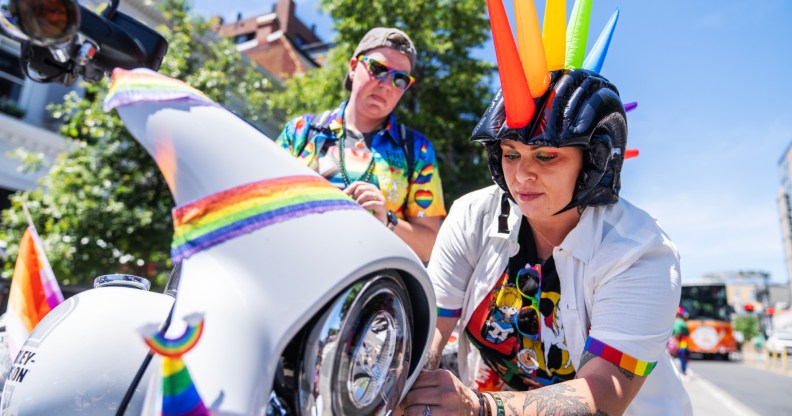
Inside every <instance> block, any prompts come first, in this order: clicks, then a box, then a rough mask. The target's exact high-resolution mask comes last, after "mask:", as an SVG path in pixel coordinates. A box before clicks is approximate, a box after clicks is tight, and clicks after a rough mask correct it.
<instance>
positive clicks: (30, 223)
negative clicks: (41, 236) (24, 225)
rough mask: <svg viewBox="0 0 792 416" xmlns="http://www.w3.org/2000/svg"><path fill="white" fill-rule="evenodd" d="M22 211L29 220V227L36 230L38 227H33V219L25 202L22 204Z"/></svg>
mask: <svg viewBox="0 0 792 416" xmlns="http://www.w3.org/2000/svg"><path fill="white" fill-rule="evenodd" d="M22 210H23V211H24V212H25V218H27V222H28V225H29V226H31V227H33V228H36V226H35V225H33V217H31V216H30V211H28V207H27V204H26V203H24V202H23V203H22Z"/></svg>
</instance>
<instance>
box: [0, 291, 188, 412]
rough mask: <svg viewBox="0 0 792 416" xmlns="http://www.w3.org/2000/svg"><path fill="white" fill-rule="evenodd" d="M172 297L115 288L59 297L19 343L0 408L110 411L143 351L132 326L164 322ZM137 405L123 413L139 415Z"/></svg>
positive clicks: (144, 354)
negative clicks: (23, 340)
mask: <svg viewBox="0 0 792 416" xmlns="http://www.w3.org/2000/svg"><path fill="white" fill-rule="evenodd" d="M173 302H174V299H173V297H171V296H168V295H163V294H160V293H154V292H149V291H146V290H140V289H134V288H130V287H118V286H112V287H99V288H95V289H91V290H88V291H86V292H82V293H80V294H78V295H76V296H73V297H71V298H69V299H67V300H66V301H65V302H63V303H61V304H60V305H58V307H57V308H55V309H54V310H52V311H51V312H50V313H49V314H48V315H47V316H46V317H45V318H44V319H43V320H42V321H41V322H40V323H39V324H38V325H37V326H36V328H35V329H34V330H33V332H32V333H31V335H30V337H29V338H28V339H27V341H26V342H25V343H24V345H23V346H22V348H21V350H20V352H19V354H18V355H17V357H16V359H15V360H14V362H13V367H12V369H11V373H10V375H9V378H8V380H7V381H6V384H5V388H4V390H3V396H2V404H0V407H1V410H0V413H2V414H3V415H55V414H57V415H64V416H68V415H83V416H84V415H112V414H115V412H116V410H117V409H118V406H119V404H120V403H121V401H122V399H123V398H124V395H125V394H126V393H127V389H128V388H129V386H130V384H131V383H132V381H133V380H134V378H135V376H136V374H137V373H138V369H139V368H141V366H142V365H143V364H144V362H145V361H146V360H147V355H148V354H149V348H148V347H147V346H146V344H145V343H144V342H143V340H142V338H141V337H140V335H139V333H138V328H140V327H141V326H143V325H145V324H149V323H152V322H162V323H164V322H165V321H166V319H167V317H168V314H169V312H170V310H171V308H172V306H173ZM148 373H149V372H146V373H145V374H143V377H144V379H145V378H148V377H149V374H148ZM138 385H139V386H142V385H145V384H143V383H141V384H138ZM140 406H141V403H140V401H139V400H138V403H132V406H131V407H130V408H129V409H128V410H130V411H132V412H133V413H130V414H135V413H137V414H140V410H139V409H140ZM135 407H137V409H135ZM135 410H137V412H135Z"/></svg>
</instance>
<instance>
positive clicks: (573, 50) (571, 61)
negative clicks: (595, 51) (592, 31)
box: [564, 0, 592, 69]
mask: <svg viewBox="0 0 792 416" xmlns="http://www.w3.org/2000/svg"><path fill="white" fill-rule="evenodd" d="M591 3H592V0H575V6H574V7H573V8H572V16H570V18H569V24H568V25H567V27H568V28H569V30H568V31H567V46H566V61H565V62H564V68H567V69H577V68H580V67H581V66H583V58H584V57H585V56H586V41H587V40H588V31H589V20H591Z"/></svg>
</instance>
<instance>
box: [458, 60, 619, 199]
mask: <svg viewBox="0 0 792 416" xmlns="http://www.w3.org/2000/svg"><path fill="white" fill-rule="evenodd" d="M534 103H535V104H536V111H535V112H534V115H533V117H532V119H531V121H530V122H529V123H528V125H527V126H525V127H523V128H517V129H512V128H509V127H508V126H506V123H505V121H506V109H505V107H504V103H503V94H502V93H501V91H498V93H497V94H496V95H495V98H494V99H493V100H492V103H491V104H490V106H489V107H488V108H487V111H486V112H485V113H484V116H483V117H482V118H481V121H479V123H478V125H476V128H475V129H474V130H473V136H472V138H471V140H472V141H476V142H481V143H482V144H484V146H485V147H486V148H487V153H488V154H489V168H490V172H491V173H492V179H493V180H494V181H495V183H496V184H498V185H499V186H500V187H501V188H503V190H504V191H506V193H507V194H509V189H508V188H507V186H506V181H505V180H504V178H503V168H502V166H501V157H502V151H501V148H500V144H499V141H500V140H504V139H507V140H517V141H520V142H522V143H525V144H527V145H534V146H552V147H567V146H575V147H580V148H581V149H583V168H582V170H581V172H580V176H579V177H578V179H577V183H576V185H575V191H574V193H573V195H572V201H570V203H569V204H568V205H567V206H565V207H564V208H563V209H562V210H561V211H559V212H563V211H566V210H568V209H570V208H574V207H586V206H596V205H606V204H612V203H615V202H616V201H618V200H619V189H620V187H621V182H620V176H619V175H620V172H621V168H622V163H623V162H624V152H625V146H626V143H627V122H626V118H625V113H624V106H623V104H622V102H621V99H620V98H619V92H618V91H617V90H616V87H615V86H613V84H611V83H610V82H609V81H608V80H607V79H605V78H604V77H603V76H601V75H599V74H597V73H595V72H592V71H589V70H585V69H575V70H558V71H554V72H552V73H551V80H550V87H549V88H548V89H547V91H546V92H545V93H544V94H543V95H542V96H540V97H537V98H535V99H534ZM509 195H510V194H509ZM510 196H511V195H510Z"/></svg>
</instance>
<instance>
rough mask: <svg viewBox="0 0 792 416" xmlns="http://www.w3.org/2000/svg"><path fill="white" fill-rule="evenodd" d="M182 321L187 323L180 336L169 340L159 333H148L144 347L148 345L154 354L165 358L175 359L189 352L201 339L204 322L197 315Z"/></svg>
mask: <svg viewBox="0 0 792 416" xmlns="http://www.w3.org/2000/svg"><path fill="white" fill-rule="evenodd" d="M184 320H185V321H187V323H188V325H187V328H186V329H185V330H184V333H183V334H182V335H181V336H179V337H177V338H173V339H170V338H165V335H163V334H162V333H160V332H159V331H157V332H156V333H151V332H150V331H149V333H148V336H147V337H146V345H148V346H149V348H151V351H153V352H154V353H156V354H159V355H162V356H165V357H171V358H177V357H181V356H182V355H184V354H186V353H187V351H189V350H191V349H192V348H193V347H194V346H195V344H197V343H198V339H199V338H201V334H202V333H203V327H204V321H203V317H202V316H201V315H199V314H191V315H189V316H187V317H185V318H184Z"/></svg>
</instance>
